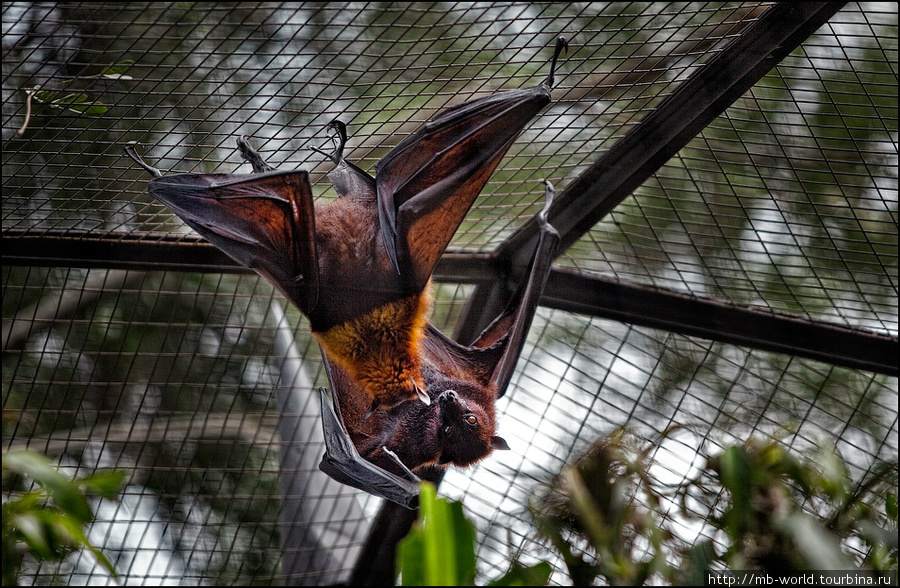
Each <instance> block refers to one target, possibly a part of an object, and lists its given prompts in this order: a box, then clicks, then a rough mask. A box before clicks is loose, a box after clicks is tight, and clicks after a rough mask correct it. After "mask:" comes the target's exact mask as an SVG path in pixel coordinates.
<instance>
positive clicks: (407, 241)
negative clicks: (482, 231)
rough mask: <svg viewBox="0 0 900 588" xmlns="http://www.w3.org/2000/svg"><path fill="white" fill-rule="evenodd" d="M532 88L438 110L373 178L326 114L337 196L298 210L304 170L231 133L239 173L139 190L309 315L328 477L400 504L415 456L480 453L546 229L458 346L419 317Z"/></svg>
mask: <svg viewBox="0 0 900 588" xmlns="http://www.w3.org/2000/svg"><path fill="white" fill-rule="evenodd" d="M566 47H567V43H566V40H565V39H564V38H562V37H560V38H559V39H558V40H557V45H556V50H555V52H554V55H553V60H552V62H551V66H550V73H549V75H548V76H547V78H546V79H545V80H544V81H543V82H542V83H541V84H539V85H537V86H534V87H529V88H522V89H518V90H507V91H502V92H497V93H495V94H493V95H491V96H487V97H484V98H479V99H476V100H471V101H469V102H465V103H462V104H459V105H456V106H452V107H449V108H447V109H445V110H443V111H442V112H440V113H439V114H438V115H436V116H435V117H434V118H432V119H431V120H429V121H428V122H427V123H425V125H424V126H423V127H422V128H421V129H420V130H419V131H417V132H416V133H414V134H413V135H411V136H409V137H407V138H406V139H405V140H404V141H402V142H401V143H400V144H399V145H397V146H396V147H394V148H393V149H392V150H391V151H390V152H389V153H388V154H387V156H385V158H384V159H382V160H381V161H380V162H378V163H377V164H376V166H375V177H374V178H373V177H372V176H370V175H369V174H368V173H366V172H365V171H363V170H362V169H360V168H359V167H357V166H356V165H354V164H352V163H349V162H347V161H346V160H345V159H344V157H343V149H344V146H345V144H346V140H347V135H346V127H345V126H344V124H343V123H341V122H340V121H334V122H332V123H331V127H332V128H333V129H334V130H335V135H334V137H333V139H334V142H335V150H334V152H333V154H331V155H329V157H330V158H331V159H332V161H333V162H334V164H335V167H334V169H333V170H332V171H331V172H329V173H328V178H329V179H330V180H331V182H332V185H333V186H334V188H335V191H336V192H337V194H338V198H337V199H336V200H334V201H332V202H329V203H327V204H324V205H320V206H316V207H314V206H313V197H312V188H311V186H310V183H309V175H308V173H307V172H306V171H303V170H296V171H278V170H276V169H274V168H272V167H271V166H269V165H268V164H267V163H266V162H265V161H263V159H262V157H261V156H260V155H259V154H258V153H257V152H256V151H254V150H253V149H252V148H251V147H250V145H249V143H247V141H246V140H245V139H244V138H239V139H238V142H237V143H238V149H239V151H240V152H241V155H242V156H243V158H244V159H245V160H247V161H248V162H249V163H250V164H251V167H252V169H253V173H252V174H220V173H213V174H177V175H169V176H165V175H163V174H162V173H161V172H160V171H159V170H157V169H155V168H153V167H151V166H149V165H147V164H146V163H144V162H143V161H142V160H141V159H140V158H139V157H138V155H137V153H136V152H135V149H134V143H129V144H128V145H126V147H125V151H126V153H127V154H128V155H129V156H130V157H131V158H132V159H134V160H135V161H136V162H137V163H138V164H139V165H140V166H141V167H143V168H144V169H145V170H147V171H148V172H149V173H150V174H151V175H152V176H153V179H152V180H151V181H150V185H149V190H150V195H151V196H153V197H154V198H156V199H157V200H159V201H161V202H162V203H164V204H165V205H166V206H167V207H168V208H169V209H171V210H172V211H173V212H175V214H177V215H178V216H179V217H181V218H182V220H184V221H185V222H186V223H187V224H188V225H189V226H191V227H192V228H193V229H195V230H196V231H197V232H198V233H200V235H202V236H203V237H204V238H206V239H207V240H208V241H210V242H211V243H212V244H213V245H215V246H217V247H218V248H219V249H221V250H222V251H224V252H225V253H227V254H228V255H229V256H230V257H232V258H233V259H234V260H235V261H237V262H238V263H240V264H242V265H244V266H247V267H249V268H252V269H254V270H256V271H257V272H258V273H260V274H261V275H263V276H264V277H265V278H267V279H268V280H269V281H270V282H271V283H272V284H273V285H274V286H275V287H276V288H277V289H278V290H280V291H281V292H282V293H283V294H284V295H285V296H286V297H287V298H288V299H289V300H291V301H292V302H293V303H294V304H295V305H296V306H297V307H298V308H299V309H300V310H301V311H302V312H303V314H304V315H305V316H306V317H307V318H308V319H309V322H310V328H311V330H312V334H313V335H314V336H315V338H316V340H317V342H318V343H319V346H320V347H321V349H322V354H323V357H324V360H325V365H326V369H327V373H328V378H329V382H330V384H331V390H332V394H333V398H332V400H331V401H330V402H329V401H328V399H327V397H326V395H325V392H324V390H323V392H322V400H323V403H322V410H323V426H324V429H325V439H326V454H325V457H324V458H323V460H322V463H321V464H320V468H321V469H322V470H323V471H325V472H326V473H327V474H329V475H330V476H331V477H333V478H335V479H336V480H338V481H340V482H342V483H345V484H349V485H351V486H354V487H357V488H361V489H364V490H366V491H369V492H372V493H373V494H376V495H379V496H382V497H385V498H388V499H390V500H393V501H395V502H398V503H400V504H403V505H404V506H408V507H413V506H414V505H415V502H416V499H417V495H418V486H417V484H415V482H416V481H417V480H418V479H417V478H416V476H415V474H414V473H413V471H412V470H415V469H416V468H419V467H422V466H428V465H435V466H439V467H445V466H448V465H455V466H459V467H466V466H468V465H471V464H473V463H475V462H476V461H478V460H480V459H482V458H484V457H486V456H487V455H488V454H489V453H490V452H491V451H492V450H493V449H505V448H507V445H506V442H505V441H504V440H503V439H502V438H501V437H499V436H497V435H495V429H496V426H495V422H494V402H495V401H496V399H497V398H499V397H500V396H502V395H503V393H504V392H505V390H506V386H507V384H508V383H509V379H510V377H511V376H512V372H513V369H514V367H515V364H516V361H517V359H518V356H519V353H520V352H521V349H522V346H523V345H524V341H525V336H526V334H527V331H528V328H529V326H530V324H531V320H532V318H533V316H534V311H535V309H536V308H537V305H538V301H539V299H540V295H541V291H542V289H543V284H544V282H545V281H546V277H547V275H548V272H549V269H550V264H551V262H552V260H553V259H554V257H555V253H556V247H557V244H558V240H559V237H558V235H557V234H556V231H555V230H553V228H552V227H551V226H550V225H549V224H548V223H547V220H546V211H547V207H548V206H549V203H550V201H551V200H552V195H553V190H552V187H551V186H550V185H549V183H548V184H547V187H546V202H547V204H546V206H545V207H544V209H543V210H542V211H541V212H540V213H539V214H538V217H537V218H538V222H539V225H540V227H541V239H540V242H539V244H538V246H537V247H536V250H535V252H534V256H533V261H532V265H531V268H530V271H529V274H528V276H527V277H526V278H525V279H524V280H523V283H522V285H521V286H520V287H519V288H518V290H517V293H516V294H515V296H514V298H513V301H512V302H511V303H510V306H509V307H508V308H507V310H506V311H504V312H503V313H502V314H501V315H500V316H499V317H497V319H496V320H495V321H494V322H493V323H491V325H489V326H488V327H487V328H486V329H485V331H484V332H483V333H482V334H481V335H480V336H479V337H478V339H477V340H476V341H475V342H474V343H473V344H472V345H470V346H464V345H460V344H458V343H456V342H453V341H451V340H450V339H448V338H447V337H445V336H444V335H442V334H441V333H440V332H439V331H438V330H437V329H436V328H434V327H433V326H432V325H431V324H430V323H429V322H428V318H429V314H430V310H431V305H432V297H431V289H430V279H431V273H432V271H433V269H434V266H435V264H436V263H437V261H438V259H439V258H440V257H441V255H442V254H443V252H444V249H445V248H446V247H447V245H448V244H449V242H450V240H451V238H452V237H453V234H454V233H455V232H456V229H457V228H458V227H459V224H460V223H461V222H462V220H463V218H464V217H465V215H466V213H467V212H468V210H469V208H470V207H471V206H472V204H473V202H474V201H475V198H476V197H477V196H478V194H479V193H480V192H481V190H482V188H483V187H484V185H485V184H486V183H487V180H488V178H489V177H490V175H491V174H492V173H493V171H494V169H495V168H496V167H497V164H498V163H499V162H500V159H501V158H502V157H503V155H504V154H505V153H506V151H507V150H508V149H509V147H510V145H511V144H512V143H513V141H514V140H515V139H516V137H517V136H518V135H519V133H520V132H521V131H522V130H523V129H524V128H525V126H526V125H527V124H528V123H529V121H530V120H531V119H532V118H533V117H534V116H535V115H536V114H537V113H538V112H539V111H540V110H541V109H542V108H543V107H544V106H546V105H547V104H548V103H549V102H550V89H551V87H552V86H553V76H554V70H555V67H556V61H557V58H558V57H559V54H560V53H561V51H562V50H563V49H564V48H566Z"/></svg>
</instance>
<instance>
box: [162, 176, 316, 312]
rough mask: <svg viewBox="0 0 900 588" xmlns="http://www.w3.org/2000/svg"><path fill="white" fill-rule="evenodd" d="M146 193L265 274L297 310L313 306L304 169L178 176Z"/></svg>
mask: <svg viewBox="0 0 900 588" xmlns="http://www.w3.org/2000/svg"><path fill="white" fill-rule="evenodd" d="M150 194H151V195H152V196H153V197H154V198H156V199H158V200H160V201H161V202H163V203H164V204H165V205H166V206H167V207H168V208H169V209H171V210H172V211H173V212H175V214H177V215H178V216H179V217H181V219H182V220H184V222H186V223H187V224H188V225H189V226H191V227H192V228H193V229H194V230H196V231H197V232H198V233H200V234H201V235H202V236H203V237H204V238H206V239H207V240H208V241H210V242H211V243H212V244H213V245H215V246H216V247H218V248H219V249H221V250H222V251H224V252H225V253H227V254H228V255H229V256H230V257H231V258H233V259H234V260H235V261H237V262H238V263H240V264H241V265H244V266H246V267H249V268H252V269H255V270H257V271H259V272H260V273H263V274H264V275H266V276H267V277H268V278H269V279H270V280H271V281H272V282H273V283H274V284H275V285H276V286H277V287H278V288H279V289H280V290H281V291H282V292H284V294H285V295H286V296H288V297H289V298H290V299H291V300H293V301H294V302H295V303H296V304H297V305H298V306H299V307H300V309H301V310H303V311H304V312H308V311H309V310H311V309H312V308H313V307H314V306H315V301H316V296H317V293H318V262H317V258H316V244H315V220H314V212H313V201H312V189H311V188H310V185H309V177H308V175H307V173H306V172H305V171H302V170H301V171H291V172H279V171H272V172H267V173H261V174H252V175H233V174H178V175H172V176H163V177H160V178H156V179H154V180H152V181H151V182H150Z"/></svg>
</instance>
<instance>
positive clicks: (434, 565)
mask: <svg viewBox="0 0 900 588" xmlns="http://www.w3.org/2000/svg"><path fill="white" fill-rule="evenodd" d="M419 504H420V508H421V510H420V513H419V520H418V522H417V523H416V526H415V527H414V528H413V529H412V530H411V531H410V533H409V535H408V536H407V537H406V538H405V539H404V540H403V541H402V542H401V543H400V545H399V548H398V551H397V554H398V556H397V559H398V565H397V568H398V569H399V570H400V574H401V578H402V582H403V586H471V585H473V584H474V581H475V527H473V526H472V523H470V522H469V521H468V520H467V519H466V517H465V515H464V514H463V511H462V504H461V503H459V502H450V501H448V500H447V499H445V498H440V499H439V498H437V494H436V491H435V489H434V486H432V485H431V484H428V483H423V484H422V488H421V491H420V495H419Z"/></svg>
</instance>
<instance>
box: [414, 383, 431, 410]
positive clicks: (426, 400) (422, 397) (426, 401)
mask: <svg viewBox="0 0 900 588" xmlns="http://www.w3.org/2000/svg"><path fill="white" fill-rule="evenodd" d="M413 387H414V388H415V389H416V396H418V397H419V400H421V401H422V404H424V405H425V406H431V397H430V396H428V392H426V391H425V390H422V388H420V387H419V385H418V384H416V383H415V382H413Z"/></svg>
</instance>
